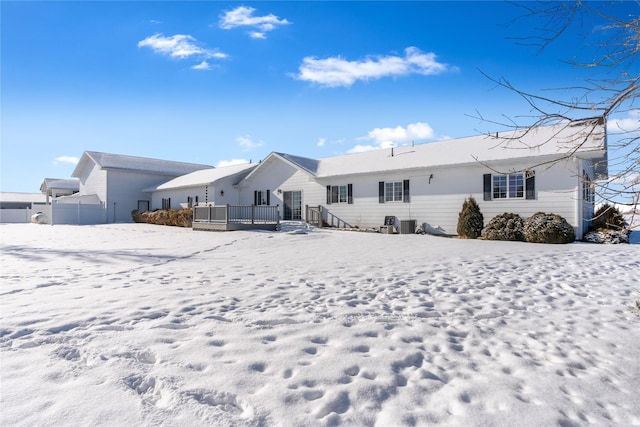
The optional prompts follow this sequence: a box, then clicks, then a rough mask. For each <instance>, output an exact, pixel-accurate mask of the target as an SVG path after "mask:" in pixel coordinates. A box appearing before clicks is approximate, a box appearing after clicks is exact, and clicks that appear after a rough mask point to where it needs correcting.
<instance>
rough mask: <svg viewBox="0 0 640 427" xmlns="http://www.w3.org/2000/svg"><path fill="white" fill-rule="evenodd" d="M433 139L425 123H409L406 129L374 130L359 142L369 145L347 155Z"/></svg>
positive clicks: (432, 133)
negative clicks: (367, 142) (364, 141)
mask: <svg viewBox="0 0 640 427" xmlns="http://www.w3.org/2000/svg"><path fill="white" fill-rule="evenodd" d="M433 138H435V133H434V131H433V129H432V128H431V126H429V125H428V124H427V123H423V122H417V123H410V124H408V125H407V127H402V126H396V127H394V128H375V129H373V130H371V131H369V133H368V134H367V136H364V137H361V138H359V139H361V140H369V141H371V144H367V145H356V146H355V147H353V148H352V149H351V150H349V151H348V152H349V153H362V152H364V151H371V150H377V149H379V148H391V147H397V146H400V145H407V144H409V143H412V142H415V141H424V140H425V139H433Z"/></svg>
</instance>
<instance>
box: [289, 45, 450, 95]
mask: <svg viewBox="0 0 640 427" xmlns="http://www.w3.org/2000/svg"><path fill="white" fill-rule="evenodd" d="M450 69H451V67H449V66H448V65H447V64H442V63H440V62H438V61H436V55H435V54H434V53H431V52H428V53H427V52H422V51H421V50H420V49H418V48H416V47H408V48H406V49H405V50H404V56H393V55H389V56H374V57H367V58H365V59H363V60H358V61H347V60H346V59H343V58H341V57H339V56H338V57H331V58H326V59H317V58H313V57H306V58H304V59H303V60H302V65H300V67H299V74H298V75H296V76H295V77H296V78H297V79H299V80H304V81H308V82H312V83H317V84H319V85H321V86H326V87H338V86H351V85H353V84H354V83H355V82H356V81H358V80H365V81H366V80H370V79H381V78H383V77H398V76H405V75H408V74H422V75H433V74H440V73H443V72H445V71H447V70H450Z"/></svg>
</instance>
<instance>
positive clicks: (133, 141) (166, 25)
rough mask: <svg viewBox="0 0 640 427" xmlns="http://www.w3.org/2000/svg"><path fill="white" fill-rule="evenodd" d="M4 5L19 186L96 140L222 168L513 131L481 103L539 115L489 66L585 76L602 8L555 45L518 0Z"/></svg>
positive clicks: (553, 83)
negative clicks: (529, 41) (538, 43)
mask: <svg viewBox="0 0 640 427" xmlns="http://www.w3.org/2000/svg"><path fill="white" fill-rule="evenodd" d="M618 8H619V9H618V12H620V13H627V14H628V13H634V10H633V8H637V4H634V3H621V4H620V5H618ZM625 8H629V10H624V9H625ZM0 13H1V24H2V25H1V39H2V42H1V43H2V50H1V60H2V62H1V66H2V71H1V72H2V74H1V81H0V83H1V90H2V92H1V102H2V105H1V107H2V108H1V119H2V122H1V125H2V130H1V138H2V142H1V144H2V145H1V152H0V154H1V158H0V161H1V166H2V168H1V169H2V171H1V175H0V184H1V191H16V192H22V191H24V192H37V191H38V190H39V186H40V183H41V182H42V180H43V178H45V177H51V178H67V177H70V175H71V173H72V171H73V169H74V167H75V164H74V162H75V161H77V158H79V157H80V156H81V154H82V152H83V151H85V150H93V151H104V152H110V153H120V154H128V155H136V156H143V157H155V158H162V159H173V160H179V161H187V162H194V163H204V164H210V165H214V166H220V165H225V164H229V163H235V162H246V161H249V160H252V161H254V162H256V161H259V160H260V159H263V158H265V157H266V156H267V155H268V154H269V153H270V152H272V151H278V152H287V153H292V154H296V155H301V156H308V157H316V158H319V157H327V156H333V155H338V154H344V153H347V152H352V151H358V150H366V149H371V148H377V147H388V146H390V145H402V144H408V143H411V142H412V141H414V142H415V143H422V142H428V141H435V140H440V139H443V138H449V137H463V136H469V135H474V134H477V133H480V132H487V131H494V130H500V129H499V128H500V127H499V126H498V125H496V124H493V123H490V122H487V121H483V120H480V119H478V118H477V116H478V114H481V115H482V116H483V117H486V118H488V119H491V120H495V121H500V120H502V121H504V119H503V116H504V115H507V116H510V117H518V116H520V117H521V118H520V119H519V120H520V122H523V123H526V122H527V120H528V119H527V118H526V116H530V115H531V113H530V111H529V107H528V105H526V104H525V103H524V102H523V101H522V100H521V99H520V98H519V97H517V96H516V95H515V94H513V93H511V92H509V91H508V90H505V89H501V88H497V87H496V85H495V84H494V83H492V82H491V81H490V80H489V79H487V78H486V77H485V76H484V75H483V74H482V73H481V71H482V72H483V73H486V74H487V75H490V76H492V77H494V78H500V77H504V78H507V79H508V80H510V81H511V82H512V83H513V84H514V85H515V86H517V87H519V88H521V89H524V90H531V91H540V90H542V89H545V88H556V87H569V86H576V85H579V84H580V83H581V82H582V81H584V79H586V78H588V77H589V76H590V75H589V72H590V70H585V69H576V68H573V67H571V66H568V65H566V64H563V63H562V62H561V60H566V59H567V58H568V57H570V56H571V55H572V54H573V53H576V52H579V51H580V49H581V47H580V46H582V45H583V44H584V36H585V34H587V35H588V34H589V33H590V32H592V30H593V28H596V27H597V26H598V25H599V24H600V23H599V22H598V21H597V19H596V20H593V21H585V22H581V23H580V25H575V28H573V27H572V29H571V31H570V32H568V33H567V34H565V36H564V37H562V38H561V39H560V40H558V41H557V42H556V43H554V44H553V45H551V46H550V47H549V48H547V49H545V50H544V51H542V52H539V51H538V50H537V49H536V48H534V47H527V46H522V45H520V44H518V43H517V42H516V41H515V40H514V38H517V37H522V36H528V35H531V34H532V33H533V32H534V30H533V29H534V28H535V27H537V26H540V25H541V22H537V21H536V19H535V18H529V19H519V20H516V18H518V17H521V16H522V15H523V9H522V8H519V7H517V6H515V5H514V4H512V3H506V2H204V1H199V2H152V1H144V2H12V1H3V2H2V3H1V4H0ZM635 13H637V12H635ZM514 20H515V21H514ZM637 117H638V116H635V118H637ZM621 119H626V120H629V119H631V120H633V119H634V117H621Z"/></svg>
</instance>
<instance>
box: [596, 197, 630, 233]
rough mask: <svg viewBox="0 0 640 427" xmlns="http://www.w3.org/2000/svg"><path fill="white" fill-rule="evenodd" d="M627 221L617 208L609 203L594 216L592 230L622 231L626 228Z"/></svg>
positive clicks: (601, 207)
mask: <svg viewBox="0 0 640 427" xmlns="http://www.w3.org/2000/svg"><path fill="white" fill-rule="evenodd" d="M626 225H627V224H626V221H625V220H624V217H623V216H622V213H621V212H620V211H619V210H618V208H617V207H615V206H611V205H609V204H608V203H605V204H604V205H602V206H600V208H598V210H597V211H596V213H595V214H594V215H593V220H592V221H591V229H593V230H617V231H619V230H622V229H624V228H625V227H626Z"/></svg>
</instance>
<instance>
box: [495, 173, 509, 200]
mask: <svg viewBox="0 0 640 427" xmlns="http://www.w3.org/2000/svg"><path fill="white" fill-rule="evenodd" d="M493 198H494V199H506V198H507V177H506V176H505V175H496V176H494V177H493Z"/></svg>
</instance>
